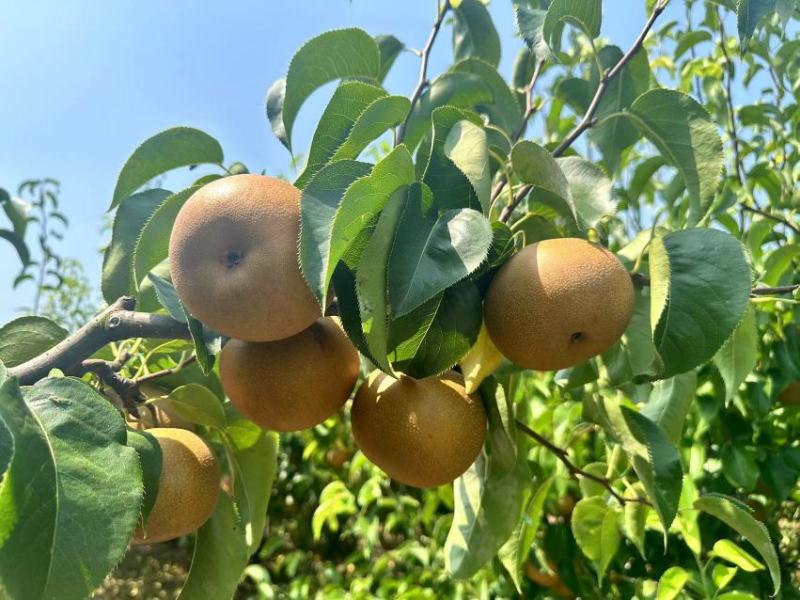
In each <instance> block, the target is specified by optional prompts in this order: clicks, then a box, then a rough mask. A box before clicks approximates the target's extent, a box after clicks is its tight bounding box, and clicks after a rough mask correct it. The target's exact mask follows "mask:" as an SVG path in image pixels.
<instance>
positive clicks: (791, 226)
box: [741, 205, 800, 235]
mask: <svg viewBox="0 0 800 600" xmlns="http://www.w3.org/2000/svg"><path fill="white" fill-rule="evenodd" d="M741 209H742V210H746V211H748V212H751V213H755V214H757V215H761V216H762V217H764V218H766V219H770V220H772V221H775V222H776V223H782V224H783V225H785V226H786V227H788V228H789V229H791V230H792V231H794V232H795V233H796V234H797V235H800V227H798V226H797V225H795V224H793V223H791V222H790V221H788V220H787V219H784V218H783V217H780V216H778V215H773V214H771V213H768V212H766V211H763V210H761V209H760V208H754V207H752V206H745V205H742V207H741Z"/></svg>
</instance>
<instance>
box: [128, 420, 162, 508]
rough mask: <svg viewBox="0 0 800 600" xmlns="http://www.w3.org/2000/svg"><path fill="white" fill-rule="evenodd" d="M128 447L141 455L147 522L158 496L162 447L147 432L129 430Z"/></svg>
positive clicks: (144, 506) (143, 504) (143, 500)
mask: <svg viewBox="0 0 800 600" xmlns="http://www.w3.org/2000/svg"><path fill="white" fill-rule="evenodd" d="M128 446H130V447H131V448H133V449H134V450H136V453H137V454H138V455H139V465H140V466H141V468H142V483H143V484H144V497H143V499H142V510H141V513H142V522H144V523H146V522H147V516H148V515H149V514H150V511H151V510H152V509H153V505H154V504H155V503H156V496H158V484H159V480H160V478H161V459H162V456H161V446H160V445H159V443H158V441H157V440H156V438H154V437H153V436H152V435H151V434H149V433H148V432H146V431H134V430H133V429H128Z"/></svg>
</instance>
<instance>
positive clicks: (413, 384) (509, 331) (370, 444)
mask: <svg viewBox="0 0 800 600" xmlns="http://www.w3.org/2000/svg"><path fill="white" fill-rule="evenodd" d="M299 222H300V192H299V190H298V189H297V188H295V187H294V186H292V185H291V184H289V183H287V182H285V181H282V180H279V179H275V178H272V177H266V176H262V175H250V174H246V175H235V176H231V177H227V178H224V179H219V180H217V181H214V182H212V183H209V184H207V185H205V186H204V187H202V188H201V189H200V190H198V191H197V192H195V194H194V195H192V196H191V197H190V198H189V200H187V202H186V203H185V204H184V205H183V207H182V208H181V210H180V212H179V213H178V216H177V218H176V221H175V224H174V227H173V230H172V235H171V238H170V243H169V264H170V274H171V277H172V281H173V284H174V285H175V289H176V291H177V293H178V295H179V296H180V298H181V301H182V302H183V304H184V305H185V306H186V307H187V308H188V309H189V311H191V313H192V314H193V315H194V316H195V317H197V318H198V319H200V320H201V321H203V322H204V323H205V324H206V325H208V326H209V327H211V328H213V329H215V330H216V331H218V332H219V333H221V334H223V335H225V336H227V337H228V338H230V339H229V341H228V342H227V343H226V344H225V346H224V348H223V350H222V352H221V354H220V360H219V373H220V378H221V380H222V386H223V388H224V391H225V394H226V395H227V397H228V398H229V399H230V402H231V403H232V404H233V406H234V407H235V408H236V409H237V410H238V411H239V412H240V413H241V414H243V415H245V416H246V417H247V418H249V419H250V420H252V421H253V422H255V423H256V424H258V425H259V426H261V427H262V428H264V429H268V430H273V431H281V432H285V431H298V430H302V429H307V428H310V427H314V426H315V425H317V424H319V423H321V422H323V421H324V420H326V419H327V418H329V417H331V416H332V415H334V414H336V413H337V412H339V411H340V410H341V409H342V407H343V406H344V404H345V403H346V402H347V400H348V398H350V396H351V393H352V391H353V388H354V386H355V385H356V383H357V381H358V379H359V375H360V372H361V369H360V359H359V355H358V352H357V351H356V349H355V348H354V347H353V345H352V344H351V343H350V341H349V339H348V337H347V335H346V334H345V333H344V331H343V330H342V328H341V326H340V324H339V323H338V321H336V320H335V319H334V318H330V317H323V316H322V313H323V310H322V308H321V307H320V306H319V304H318V302H317V301H316V299H315V298H314V296H313V294H312V292H311V290H310V289H309V287H308V285H307V284H306V282H305V279H304V278H303V275H302V272H301V270H300V267H299V264H298V260H297V247H298V239H299ZM633 303H634V294H633V286H632V284H631V280H630V276H629V274H628V272H627V270H626V269H625V268H624V266H623V265H622V264H621V263H620V262H619V260H618V259H617V258H616V257H615V256H614V255H613V254H612V253H610V252H609V251H608V250H606V249H604V248H602V247H600V246H598V245H595V244H591V243H589V242H587V241H585V240H580V239H555V240H546V241H542V242H539V243H536V244H532V245H530V246H528V247H526V248H525V249H523V250H522V251H521V252H519V253H518V254H516V255H515V256H514V257H512V258H511V259H510V260H509V261H508V262H507V263H506V264H505V265H504V266H503V268H502V269H501V270H500V271H499V272H498V273H497V275H496V276H495V278H494V279H493V281H492V283H491V285H490V287H489V289H488V292H487V295H486V299H485V304H484V321H485V324H486V328H487V331H488V334H489V336H490V337H491V340H492V342H494V345H495V346H496V347H497V349H498V350H499V351H500V353H502V355H504V356H505V357H507V358H508V359H510V360H511V361H513V362H515V363H517V364H518V365H520V366H522V367H526V368H532V369H538V370H554V369H562V368H565V367H570V366H574V365H577V364H579V363H581V362H583V361H585V360H587V359H588V358H590V357H592V356H596V355H598V354H600V353H602V352H604V351H605V350H607V349H608V348H610V347H611V346H612V345H613V344H614V343H615V342H616V341H617V340H618V339H619V337H620V336H621V335H622V334H623V332H624V331H625V328H626V326H627V324H628V321H629V319H630V316H631V313H632V311H633ZM498 356H499V355H498ZM499 360H500V359H499V358H498V361H499ZM470 387H474V386H470ZM158 408H159V410H160V411H161V416H160V420H161V421H166V424H168V425H169V424H172V427H169V428H163V429H154V430H153V431H154V432H156V433H155V435H156V438H157V440H158V442H159V444H160V445H161V447H162V453H163V465H164V466H163V471H162V479H161V481H162V487H161V488H160V489H159V493H158V497H157V499H156V502H155V506H154V508H153V510H152V512H151V514H150V516H149V518H148V519H147V523H146V525H145V526H143V527H140V529H139V530H138V531H137V534H136V542H137V543H144V542H152V541H161V540H165V539H171V538H173V537H177V536H180V535H184V534H185V533H188V532H189V531H193V530H194V529H196V528H197V527H199V526H200V525H202V523H203V522H204V521H205V520H206V519H207V518H208V517H209V516H210V515H211V513H212V512H213V509H214V503H215V501H216V497H217V495H218V493H219V490H220V480H219V479H220V475H219V468H218V466H217V464H216V460H215V459H214V455H213V453H212V452H211V450H210V449H209V448H208V446H207V445H206V444H205V443H204V442H203V441H202V440H200V438H198V437H197V436H196V435H195V434H194V433H192V432H191V431H188V430H185V429H179V428H178V427H181V425H180V424H179V422H178V420H177V419H176V417H175V416H173V415H170V414H168V404H167V405H165V406H163V407H158ZM351 423H352V432H353V436H354V438H355V441H356V442H357V444H358V446H359V447H360V448H361V450H362V451H363V453H364V454H365V455H366V457H367V458H369V459H370V460H371V461H372V462H373V463H375V464H376V465H377V466H379V467H380V468H381V469H383V470H384V471H385V472H386V473H387V474H388V475H389V476H391V477H392V478H393V479H396V480H397V481H399V482H401V483H405V484H407V485H412V486H417V487H434V486H439V485H443V484H446V483H449V482H451V481H453V480H454V479H455V478H457V477H458V476H459V475H461V474H462V473H464V472H465V471H466V470H467V469H468V468H469V466H470V465H471V464H472V463H473V462H474V461H475V459H476V458H477V457H478V455H479V454H480V452H481V450H482V448H483V444H484V441H485V438H486V430H487V417H486V412H485V409H484V406H483V403H482V401H481V398H480V397H479V396H477V395H474V394H471V393H468V390H467V388H466V387H465V384H464V379H463V378H462V376H461V374H460V373H457V372H455V371H449V372H447V373H444V374H442V375H439V376H434V377H429V378H426V379H413V378H411V377H407V376H405V375H402V374H399V375H397V376H391V375H388V374H386V373H383V372H380V371H373V372H372V373H370V374H369V375H368V376H367V377H366V378H365V379H364V381H363V382H362V383H361V385H360V387H359V388H358V390H357V392H356V393H355V395H354V399H353V403H352V409H351ZM162 424H163V423H162ZM156 425H158V423H156ZM182 495H183V496H184V497H185V498H191V499H192V501H191V505H192V507H193V510H192V511H185V510H183V508H182V507H183V506H185V505H186V502H185V501H181V500H180V498H181V496H182Z"/></svg>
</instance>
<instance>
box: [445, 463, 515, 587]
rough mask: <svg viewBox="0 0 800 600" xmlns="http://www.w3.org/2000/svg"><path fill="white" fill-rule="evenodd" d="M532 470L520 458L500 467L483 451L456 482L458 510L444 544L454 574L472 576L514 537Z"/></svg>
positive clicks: (450, 570)
mask: <svg viewBox="0 0 800 600" xmlns="http://www.w3.org/2000/svg"><path fill="white" fill-rule="evenodd" d="M529 480H530V471H529V469H528V465H527V463H526V461H525V460H523V459H519V460H518V461H517V462H516V465H515V467H514V468H513V469H511V470H508V469H501V468H498V465H497V464H496V462H495V459H493V458H492V456H489V457H488V458H487V457H486V456H485V455H484V454H480V455H479V456H478V458H477V459H476V460H475V462H474V463H473V464H472V466H471V467H470V468H469V469H467V471H466V473H464V474H463V475H461V477H459V478H458V479H456V481H455V482H454V483H453V495H454V501H455V512H454V514H453V524H452V525H451V527H450V532H449V533H448V534H447V541H446V542H445V547H444V559H445V567H446V568H447V570H448V571H449V572H450V574H451V575H452V576H453V577H457V578H459V579H462V578H466V577H471V576H472V575H474V574H475V573H476V572H477V571H478V570H479V569H480V568H481V567H482V566H483V565H484V564H486V563H487V562H488V561H489V560H491V559H492V557H493V556H494V555H495V554H496V553H497V551H498V550H499V549H500V548H501V547H502V546H503V544H504V543H505V542H506V540H508V538H509V537H510V536H511V533H512V532H513V531H514V527H515V526H516V524H517V521H518V520H519V515H520V511H521V510H522V503H523V500H524V490H525V486H527V485H528V481H529Z"/></svg>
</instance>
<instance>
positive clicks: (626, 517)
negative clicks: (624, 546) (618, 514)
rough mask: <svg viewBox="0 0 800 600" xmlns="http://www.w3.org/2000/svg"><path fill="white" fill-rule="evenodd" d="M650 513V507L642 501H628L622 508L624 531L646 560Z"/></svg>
mask: <svg viewBox="0 0 800 600" xmlns="http://www.w3.org/2000/svg"><path fill="white" fill-rule="evenodd" d="M637 487H641V486H637ZM649 513H650V508H649V507H648V506H647V505H646V504H643V503H641V502H626V503H625V506H624V507H623V509H622V532H623V533H624V534H625V537H627V538H628V539H629V540H630V541H631V542H633V545H634V546H636V549H637V550H638V551H639V554H640V555H641V556H642V558H644V559H645V560H646V557H645V550H644V537H645V532H646V527H647V516H648V514H649Z"/></svg>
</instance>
